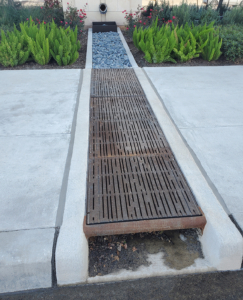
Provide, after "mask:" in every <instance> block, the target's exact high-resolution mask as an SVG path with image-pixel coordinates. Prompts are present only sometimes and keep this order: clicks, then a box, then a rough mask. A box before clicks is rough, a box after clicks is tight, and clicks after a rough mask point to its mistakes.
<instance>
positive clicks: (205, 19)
mask: <svg viewBox="0 0 243 300" xmlns="http://www.w3.org/2000/svg"><path fill="white" fill-rule="evenodd" d="M212 22H214V23H215V24H219V23H220V15H219V11H217V10H215V9H213V8H212V7H211V6H208V7H207V9H203V10H202V13H201V18H200V23H201V24H205V23H206V24H210V23H212Z"/></svg>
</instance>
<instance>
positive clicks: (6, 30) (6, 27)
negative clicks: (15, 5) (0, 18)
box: [0, 25, 14, 40]
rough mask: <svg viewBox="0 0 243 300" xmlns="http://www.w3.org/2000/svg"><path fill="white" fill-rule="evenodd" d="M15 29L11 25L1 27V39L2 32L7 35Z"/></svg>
mask: <svg viewBox="0 0 243 300" xmlns="http://www.w3.org/2000/svg"><path fill="white" fill-rule="evenodd" d="M13 29H14V27H13V26H10V25H0V38H1V31H2V30H3V32H4V33H5V34H6V33H7V32H8V31H13ZM0 40H1V39H0Z"/></svg>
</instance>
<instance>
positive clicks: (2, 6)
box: [0, 0, 64, 29]
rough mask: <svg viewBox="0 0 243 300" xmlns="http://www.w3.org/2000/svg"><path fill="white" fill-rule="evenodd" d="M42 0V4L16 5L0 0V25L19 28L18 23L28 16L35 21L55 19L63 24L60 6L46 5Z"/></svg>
mask: <svg viewBox="0 0 243 300" xmlns="http://www.w3.org/2000/svg"><path fill="white" fill-rule="evenodd" d="M47 1H48V0H45V1H44V5H43V6H22V5H21V4H20V6H16V5H15V2H11V1H4V0H0V25H8V26H13V25H14V24H15V25H16V27H17V29H19V24H20V23H21V22H25V21H26V20H27V19H28V18H29V16H32V19H33V20H34V21H35V22H37V23H39V24H40V23H42V22H43V21H45V22H46V23H48V22H51V21H52V20H54V21H55V23H56V24H58V25H62V24H63V25H64V14H63V9H62V7H57V6H53V7H48V6H46V5H45V4H46V2H47Z"/></svg>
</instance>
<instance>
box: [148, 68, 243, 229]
mask: <svg viewBox="0 0 243 300" xmlns="http://www.w3.org/2000/svg"><path fill="white" fill-rule="evenodd" d="M144 70H145V72H146V74H147V76H148V77H149V79H150V81H151V83H152V84H153V85H154V87H155V89H156V90H157V92H158V94H159V95H160V97H161V99H162V102H163V104H164V105H165V107H166V109H167V111H168V113H169V115H170V116H171V118H172V120H173V121H174V123H175V124H176V126H177V128H178V129H179V132H180V133H181V135H182V137H183V138H184V140H185V141H186V143H187V145H188V147H189V148H190V150H191V153H192V154H193V156H194V158H195V160H196V161H197V163H198V166H199V167H200V168H201V171H202V172H203V174H204V176H205V178H206V179H207V181H208V183H209V184H210V186H211V188H212V189H213V191H214V193H215V195H216V196H217V198H218V200H219V201H220V203H221V204H222V206H223V207H224V209H225V211H226V212H227V213H228V215H233V217H234V218H235V220H236V221H237V223H238V224H239V226H240V227H241V229H243V196H242V195H243V159H242V155H243V150H242V149H243V134H242V130H243V85H242V82H243V67H242V66H231V67H183V68H144Z"/></svg>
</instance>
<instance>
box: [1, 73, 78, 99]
mask: <svg viewBox="0 0 243 300" xmlns="http://www.w3.org/2000/svg"><path fill="white" fill-rule="evenodd" d="M80 72H81V70H80V69H73V70H72V69H70V70H67V69H66V70H60V69H58V70H15V71H13V70H6V71H0V79H1V95H5V94H11V95H13V94H25V95H26V94H32V95H34V94H40V93H46V92H53V93H59V92H61V93H73V92H75V91H76V89H77V85H78V84H79V77H80Z"/></svg>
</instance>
